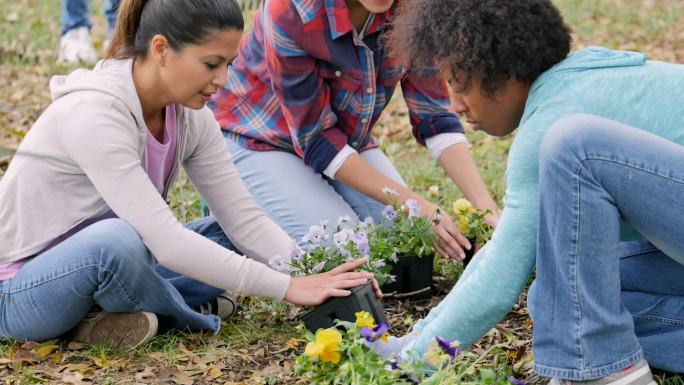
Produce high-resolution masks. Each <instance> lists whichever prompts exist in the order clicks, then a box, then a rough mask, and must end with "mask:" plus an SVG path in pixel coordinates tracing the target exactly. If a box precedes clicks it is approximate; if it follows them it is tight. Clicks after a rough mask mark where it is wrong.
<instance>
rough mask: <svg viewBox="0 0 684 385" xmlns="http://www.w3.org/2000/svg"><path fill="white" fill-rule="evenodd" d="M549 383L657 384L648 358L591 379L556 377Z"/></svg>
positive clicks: (572, 384)
mask: <svg viewBox="0 0 684 385" xmlns="http://www.w3.org/2000/svg"><path fill="white" fill-rule="evenodd" d="M549 385H657V384H656V382H655V381H653V375H652V374H651V368H649V367H648V363H647V362H646V360H641V361H639V362H637V363H636V364H634V365H632V366H630V367H628V368H626V369H623V370H621V371H619V372H617V373H613V374H611V375H610V376H607V377H602V378H597V379H595V380H590V381H568V380H561V379H558V378H554V379H552V380H551V381H549Z"/></svg>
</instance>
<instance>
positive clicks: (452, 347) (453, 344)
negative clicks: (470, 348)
mask: <svg viewBox="0 0 684 385" xmlns="http://www.w3.org/2000/svg"><path fill="white" fill-rule="evenodd" d="M435 339H436V340H437V344H438V345H439V347H440V348H442V350H443V351H444V353H446V354H448V355H449V356H451V358H454V357H456V355H457V354H458V352H459V349H458V342H457V341H454V340H449V339H446V338H441V337H435Z"/></svg>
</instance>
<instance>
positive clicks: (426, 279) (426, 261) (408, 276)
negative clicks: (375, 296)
mask: <svg viewBox="0 0 684 385" xmlns="http://www.w3.org/2000/svg"><path fill="white" fill-rule="evenodd" d="M433 264H434V258H433V257H422V258H419V257H407V256H399V257H398V260H397V262H396V263H393V265H394V266H393V268H392V271H391V272H390V274H391V275H394V276H395V278H396V279H395V281H394V282H391V283H390V282H388V283H386V284H384V285H383V286H382V292H383V293H397V294H409V293H415V294H413V295H407V296H406V297H405V298H408V299H411V300H415V301H419V300H424V299H427V298H430V297H431V296H432V268H433ZM426 289H427V290H426Z"/></svg>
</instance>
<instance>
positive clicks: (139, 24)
mask: <svg viewBox="0 0 684 385" xmlns="http://www.w3.org/2000/svg"><path fill="white" fill-rule="evenodd" d="M243 28H244V20H243V18H242V12H241V11H240V7H239V6H238V5H237V3H236V2H235V0H123V2H122V3H121V6H120V7H119V15H118V17H117V20H116V29H115V31H114V36H113V37H112V42H111V43H110V44H109V47H108V48H107V53H106V55H105V56H106V58H108V59H110V58H114V59H126V58H131V57H134V58H138V57H145V56H146V55H147V50H148V48H149V44H150V41H151V40H152V38H153V37H154V36H155V35H162V36H164V37H165V38H166V40H167V41H168V42H169V45H170V46H171V48H173V49H174V50H180V49H181V48H182V47H183V46H184V45H186V44H201V43H203V42H204V41H206V40H207V39H209V38H210V37H211V35H212V33H214V32H216V31H220V30H224V29H236V30H240V31H242V30H243Z"/></svg>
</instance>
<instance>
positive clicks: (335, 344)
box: [304, 328, 342, 364]
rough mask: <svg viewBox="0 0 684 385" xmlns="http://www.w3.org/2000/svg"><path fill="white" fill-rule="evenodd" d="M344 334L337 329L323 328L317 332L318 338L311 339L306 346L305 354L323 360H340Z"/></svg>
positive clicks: (333, 361)
mask: <svg viewBox="0 0 684 385" xmlns="http://www.w3.org/2000/svg"><path fill="white" fill-rule="evenodd" d="M341 342H342V334H340V332H338V331H337V330H336V329H333V328H330V329H321V330H319V331H317V332H316V340H315V341H311V342H309V343H308V344H307V345H306V348H304V355H306V356H309V357H319V358H320V359H321V361H323V362H332V363H333V364H336V363H338V362H340V353H339V352H338V349H339V348H340V343H341Z"/></svg>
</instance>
